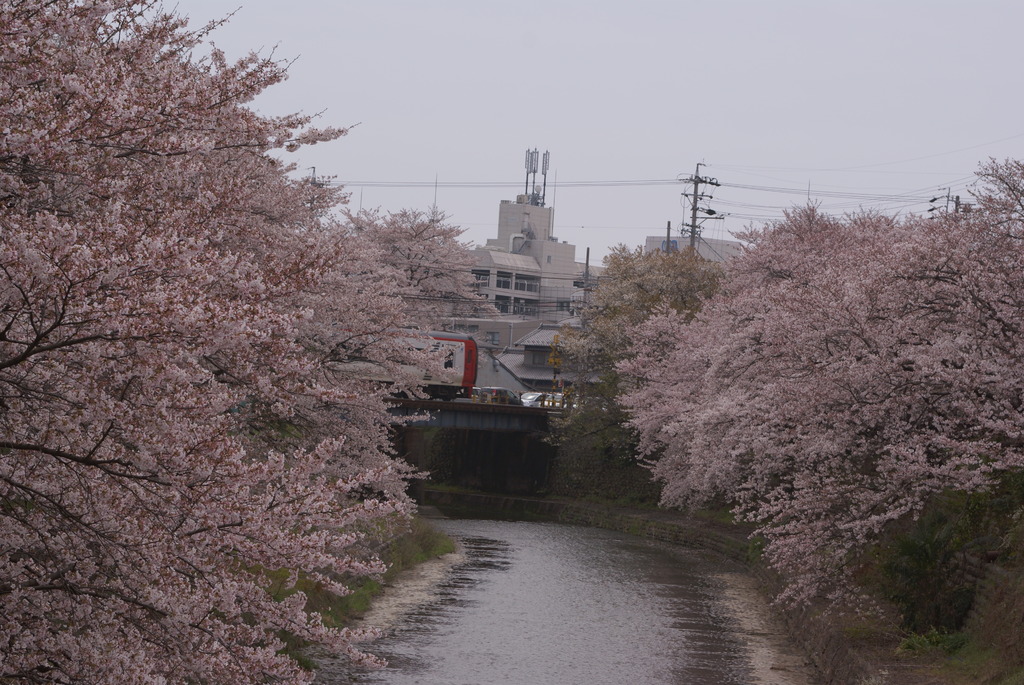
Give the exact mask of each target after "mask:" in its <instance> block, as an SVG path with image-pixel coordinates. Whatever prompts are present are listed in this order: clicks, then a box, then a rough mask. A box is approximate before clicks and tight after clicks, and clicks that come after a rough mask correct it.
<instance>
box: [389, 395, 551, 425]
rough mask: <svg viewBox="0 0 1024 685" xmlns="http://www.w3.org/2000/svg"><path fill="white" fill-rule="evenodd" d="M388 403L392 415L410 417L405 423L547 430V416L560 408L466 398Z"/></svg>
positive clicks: (392, 399)
mask: <svg viewBox="0 0 1024 685" xmlns="http://www.w3.org/2000/svg"><path fill="white" fill-rule="evenodd" d="M388 403H389V404H390V407H389V408H388V412H389V413H390V414H391V415H392V416H401V417H413V418H411V419H410V420H409V421H408V422H406V423H405V425H407V426H432V427H437V428H466V429H469V430H499V431H523V432H534V431H542V432H547V430H548V418H549V417H551V416H560V412H559V411H558V410H555V409H548V408H543V407H520V406H518V405H512V404H485V403H481V402H470V401H467V400H455V401H453V402H446V401H442V400H410V399H404V398H390V399H389V400H388Z"/></svg>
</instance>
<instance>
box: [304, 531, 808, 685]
mask: <svg viewBox="0 0 1024 685" xmlns="http://www.w3.org/2000/svg"><path fill="white" fill-rule="evenodd" d="M435 523H436V525H437V526H438V527H439V528H441V529H442V530H444V531H445V532H446V533H447V534H449V535H451V536H452V537H453V538H455V539H456V540H457V541H458V542H459V544H460V552H459V553H458V554H456V555H449V557H448V558H445V559H442V560H438V561H435V562H431V563H428V564H427V565H425V566H424V567H422V568H419V569H417V570H416V572H414V573H413V574H410V575H409V576H406V577H405V578H404V579H402V580H401V581H400V582H398V583H396V584H395V586H394V587H392V588H388V590H387V591H386V592H385V594H384V596H383V597H382V598H381V600H380V601H378V603H377V604H376V605H375V607H374V610H373V611H372V612H371V613H370V614H369V615H368V616H367V617H366V619H365V620H366V622H367V623H369V624H370V625H377V626H380V627H382V628H384V629H385V630H386V635H385V637H384V638H382V639H380V640H379V641H377V642H376V643H374V644H373V645H372V646H371V647H370V651H371V652H373V653H375V654H378V655H380V656H383V657H385V658H386V659H387V660H388V661H389V666H388V668H386V669H384V670H380V671H356V672H352V671H350V670H349V669H348V668H347V667H346V666H345V665H344V664H343V663H341V662H338V661H332V660H330V659H325V660H322V661H321V670H320V671H319V672H318V675H317V683H332V684H334V683H353V682H354V683H377V684H386V685H409V684H412V683H416V684H422V685H502V684H510V685H511V684H515V685H527V684H529V685H549V684H550V685H574V684H577V683H578V684H580V685H584V684H586V685H604V684H607V685H621V684H624V683H630V684H635V685H647V684H652V685H653V684H661V683H665V684H682V685H813V684H814V683H815V682H816V681H815V679H814V675H813V673H812V671H811V670H810V669H809V667H807V666H806V665H805V663H804V659H803V657H802V655H801V654H800V653H799V652H798V651H797V650H796V649H795V648H793V646H792V645H790V644H789V643H788V641H787V639H786V638H785V636H784V634H783V632H782V630H781V628H780V627H779V626H778V624H776V623H775V621H774V620H773V617H772V616H771V615H770V612H769V611H768V610H767V608H766V607H765V605H764V600H763V599H762V598H761V597H760V595H759V594H758V593H757V590H756V587H755V585H754V582H753V580H752V579H751V578H750V577H749V576H748V575H747V574H746V573H744V572H743V570H742V569H741V568H738V567H734V566H732V565H730V564H729V563H728V562H723V561H722V560H721V559H719V558H716V557H711V556H705V555H703V554H702V553H701V552H699V551H696V550H692V549H687V548H681V547H676V546H672V545H665V544H661V543H655V542H651V541H647V540H644V539H641V538H637V537H633V536H630V535H625V534H622V533H615V532H611V531H606V530H602V529H597V528H585V527H579V526H569V525H563V524H556V523H524V522H508V521H482V520H465V519H440V520H437V521H436V522H435Z"/></svg>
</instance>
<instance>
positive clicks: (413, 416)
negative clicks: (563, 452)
mask: <svg viewBox="0 0 1024 685" xmlns="http://www.w3.org/2000/svg"><path fill="white" fill-rule="evenodd" d="M389 402H390V408H389V411H390V412H391V414H392V415H393V416H395V417H396V418H398V417H402V419H403V420H401V421H396V425H395V429H394V444H395V449H396V450H397V453H398V455H399V456H400V457H402V458H403V459H405V460H406V461H408V462H409V463H410V464H413V465H414V466H416V467H418V468H419V469H421V470H423V471H426V472H428V473H429V474H430V475H429V480H430V482H432V483H441V484H447V485H456V486H461V487H466V488H472V489H474V490H482V491H485V492H495V493H502V494H511V495H537V494H542V493H543V492H544V491H545V490H546V488H547V486H548V476H549V472H550V469H551V463H552V460H553V459H554V456H555V447H554V446H553V445H551V444H550V443H548V442H547V440H546V438H547V436H548V433H549V421H550V419H551V418H552V417H554V416H558V415H559V412H557V411H554V410H550V409H545V408H538V407H520V406H514V405H507V404H482V403H476V402H467V401H454V402H444V401H436V400H410V399H398V398H395V399H391V400H389Z"/></svg>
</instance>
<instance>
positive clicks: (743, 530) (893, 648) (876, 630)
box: [419, 487, 951, 685]
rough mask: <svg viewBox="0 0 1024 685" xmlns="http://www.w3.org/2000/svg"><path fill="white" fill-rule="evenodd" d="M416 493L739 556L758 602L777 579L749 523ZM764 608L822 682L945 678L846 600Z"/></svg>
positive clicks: (905, 683) (848, 684) (911, 684)
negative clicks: (901, 649)
mask: <svg viewBox="0 0 1024 685" xmlns="http://www.w3.org/2000/svg"><path fill="white" fill-rule="evenodd" d="M419 498H420V501H421V502H422V503H423V504H424V505H428V506H433V507H437V508H438V509H440V510H441V511H442V512H445V513H450V514H451V515H458V516H473V515H477V516H480V515H486V516H496V517H506V518H519V519H537V520H550V521H559V522H564V523H572V524H577V525H586V526H593V527H598V528H604V529H607V530H614V531H619V532H623V533H628V534H631V535H636V536H638V537H642V538H646V539H650V540H657V541H661V542H665V543H670V544H673V545H680V546H684V547H690V548H695V549H699V550H704V551H706V552H708V553H710V554H713V555H716V556H718V557H720V558H721V559H722V560H723V561H725V560H728V562H730V563H738V564H742V565H743V566H744V567H745V568H746V570H747V571H748V572H749V573H750V575H751V577H752V578H753V579H755V581H756V583H757V586H758V589H759V590H760V592H761V595H762V598H763V600H764V602H765V604H766V605H768V604H769V603H770V597H772V596H774V595H776V594H777V592H778V591H779V590H780V589H781V587H782V579H780V578H779V577H778V575H777V574H775V573H774V572H773V571H772V570H771V569H769V568H767V567H766V566H765V565H764V564H763V563H761V562H760V561H759V555H758V554H757V543H756V541H753V540H752V539H751V532H752V528H750V527H745V526H741V525H734V524H728V523H723V522H720V521H715V520H709V519H704V518H698V517H694V516H689V515H686V514H683V513H680V512H672V511H666V510H657V509H635V508H630V507H620V506H612V505H605V504H599V503H593V502H581V501H572V500H559V499H550V498H529V497H509V496H503V495H496V494H488V493H471V492H458V491H451V490H442V489H432V488H429V487H426V488H423V489H422V490H421V491H420V492H419ZM771 608H772V611H773V613H775V615H776V616H777V617H778V619H779V620H780V621H781V623H782V624H783V625H784V626H785V629H786V631H787V633H788V634H789V636H790V638H791V639H792V641H793V642H794V644H796V645H797V646H799V648H800V649H802V651H803V652H804V654H805V655H806V657H807V659H808V661H809V663H811V664H812V665H813V666H814V668H815V669H816V670H817V672H818V673H819V675H820V677H821V681H822V683H824V684H825V685H951V684H950V683H949V682H948V681H946V680H943V679H942V677H940V676H939V675H938V674H937V673H936V671H935V670H934V669H933V668H932V664H931V663H930V662H929V661H928V660H927V659H922V658H920V657H918V658H912V657H909V656H902V655H899V654H897V647H898V645H899V640H900V635H899V633H898V631H897V630H895V629H892V628H890V627H888V626H887V625H885V624H883V623H881V622H878V621H872V620H870V619H868V618H866V617H865V616H864V615H862V614H861V613H859V612H857V611H856V608H854V607H851V608H849V610H843V609H835V608H833V609H829V610H826V609H825V608H824V607H821V606H813V605H811V606H802V607H785V606H778V605H772V607H771Z"/></svg>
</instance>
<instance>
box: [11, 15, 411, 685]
mask: <svg viewBox="0 0 1024 685" xmlns="http://www.w3.org/2000/svg"><path fill="white" fill-rule="evenodd" d="M213 28H214V26H212V25H211V26H207V27H204V28H201V29H199V30H190V29H189V28H188V27H187V23H186V22H185V21H184V20H183V19H181V18H179V17H176V16H174V15H173V14H170V13H167V12H165V11H164V10H163V9H162V8H161V6H160V5H159V3H155V2H149V1H144V0H109V1H105V2H99V1H98V0H24V1H22V2H14V3H11V2H7V3H2V4H0V37H2V40H0V63H2V64H3V68H2V69H0V133H2V135H0V408H2V410H0V617H2V619H0V681H4V682H47V683H82V682H90V683H130V682H182V683H184V682H191V683H199V682H204V683H244V682H269V681H274V682H308V681H309V680H310V679H311V675H310V674H309V673H307V672H305V671H303V670H302V669H301V668H300V667H299V666H298V665H297V663H296V662H295V661H294V660H292V659H291V658H289V657H288V656H285V655H282V654H280V653H279V648H280V647H281V643H280V640H279V638H278V635H279V633H280V631H287V632H289V633H292V634H294V635H296V636H298V637H300V638H302V639H306V640H309V641H313V642H318V643H321V644H324V645H327V646H328V647H329V648H331V649H334V650H337V651H339V652H342V653H347V654H349V655H350V656H351V657H352V658H353V659H356V660H360V661H363V662H366V663H373V662H374V661H375V660H374V659H373V658H372V657H370V656H367V655H366V654H363V653H362V652H360V651H359V649H358V646H357V645H358V644H359V643H360V642H361V641H363V640H365V639H368V638H370V637H372V636H373V631H357V630H351V629H343V628H332V627H328V626H325V625H324V623H323V621H322V620H321V618H320V617H319V616H318V615H315V614H313V615H310V614H307V613H306V612H305V611H304V603H305V602H304V597H303V595H302V594H301V593H296V594H294V595H292V596H290V597H288V598H287V599H284V600H282V601H275V600H273V599H272V598H271V597H270V595H269V594H268V593H267V592H266V591H265V589H264V588H265V587H266V585H267V582H268V581H267V573H269V572H270V571H272V570H276V569H282V568H286V569H293V570H300V569H301V570H302V571H303V572H304V573H306V574H307V575H308V577H309V578H310V579H312V580H313V581H315V582H319V583H321V584H322V585H323V586H325V587H327V588H329V589H332V590H333V591H335V592H338V593H344V592H346V591H347V583H348V582H350V581H352V580H353V579H356V578H359V577H363V576H366V575H373V574H376V573H379V572H380V571H381V570H382V566H381V563H380V562H379V560H378V559H377V558H376V557H375V556H374V555H373V554H372V553H369V552H367V551H366V546H365V544H364V541H365V540H366V538H367V535H369V534H372V533H374V532H377V531H380V530H386V529H387V528H388V527H389V526H391V525H392V523H393V521H395V518H396V517H398V518H401V517H402V516H403V515H404V514H405V512H406V511H407V510H408V509H409V504H408V501H407V499H406V497H405V495H404V478H405V477H406V475H407V474H408V472H409V468H408V467H407V466H405V465H403V464H401V463H399V462H397V461H396V460H394V459H393V458H391V457H390V456H389V451H388V444H387V435H386V424H387V416H386V412H385V410H384V406H383V401H382V399H381V392H380V391H379V390H378V389H377V388H376V387H375V386H374V385H373V384H372V383H370V382H369V381H367V380H364V379H361V378H359V377H358V376H357V375H353V374H351V373H349V372H347V371H346V366H345V364H344V361H345V355H346V350H348V349H350V347H351V345H352V341H355V340H359V341H361V342H360V347H361V354H362V355H363V356H370V357H372V358H375V359H376V360H377V361H378V362H379V363H381V364H385V365H386V364H399V363H401V362H402V360H403V355H406V354H407V352H406V351H405V350H404V349H403V348H404V346H403V345H402V344H401V343H399V342H396V341H395V340H394V339H393V338H391V337H389V336H388V335H386V334H385V333H386V332H387V331H389V330H391V329H392V328H393V327H394V326H395V325H402V324H405V323H407V320H406V318H405V312H404V301H403V298H402V296H403V295H404V294H405V293H404V292H403V291H402V290H401V289H396V288H395V287H394V285H393V284H392V283H391V282H389V275H388V274H385V275H384V276H383V277H382V276H381V274H379V273H376V272H374V270H373V269H372V268H367V264H373V261H372V259H374V258H375V256H376V255H377V250H376V248H375V247H374V246H372V245H369V244H367V242H366V241H365V240H364V239H362V238H361V237H360V236H358V235H353V234H352V233H351V232H350V231H348V230H346V228H345V227H344V226H343V225H340V224H339V223H338V222H336V221H334V220H333V219H332V218H331V216H332V214H331V212H325V211H322V210H323V208H324V207H331V206H334V205H337V204H338V203H339V202H340V201H341V200H342V199H343V196H342V195H341V193H340V192H339V191H338V190H336V189H330V188H323V187H318V186H315V185H312V184H310V183H308V182H304V181H301V180H296V179H294V178H293V175H292V173H291V172H292V171H293V170H292V169H291V167H289V166H288V165H286V164H284V163H282V162H281V161H279V159H278V157H279V156H280V154H281V153H285V152H288V151H293V150H295V149H297V148H298V147H300V146H302V145H305V144H312V143H316V142H322V141H328V140H332V139H336V138H338V137H339V136H341V135H343V134H344V131H343V130H337V129H317V128H314V127H312V123H313V122H312V119H311V118H309V117H307V116H303V115H292V116H284V117H263V116H259V115H257V114H255V113H254V112H253V111H252V110H250V109H248V108H247V107H246V104H247V103H248V102H249V101H251V99H252V98H253V97H254V96H255V95H257V94H258V93H259V92H261V91H262V90H264V89H265V88H267V87H269V86H271V85H273V84H275V83H277V82H279V81H280V80H281V79H283V78H284V77H285V73H284V69H283V66H282V65H281V64H280V63H278V62H275V61H273V60H271V59H266V58H261V57H260V56H258V55H255V54H252V55H249V56H247V57H245V58H243V59H241V60H240V61H238V62H236V63H229V62H228V61H227V60H226V59H225V57H224V55H223V54H221V53H220V52H218V51H217V50H210V51H209V52H208V55H207V56H205V57H202V58H197V57H194V56H193V53H194V52H199V51H200V48H202V47H203V45H204V41H205V39H206V38H207V36H208V33H209V31H211V30H212V29H213ZM272 153H276V154H277V155H278V156H274V155H273V154H272ZM314 208H316V211H314ZM291 581H292V582H294V581H295V574H294V573H293V575H292V578H291Z"/></svg>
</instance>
